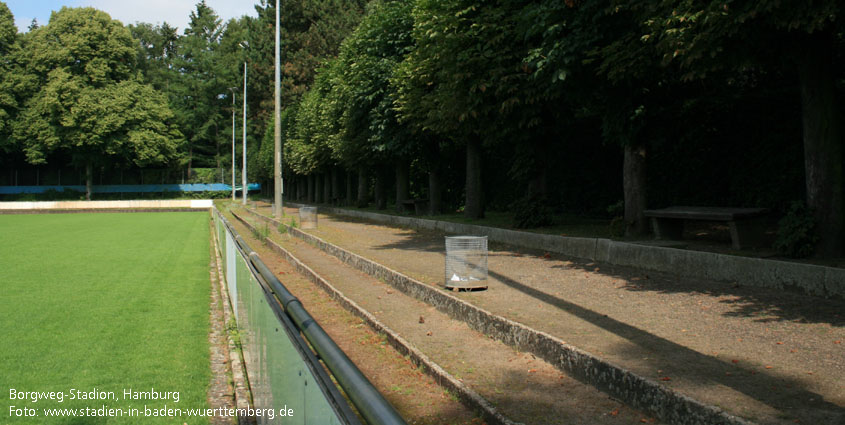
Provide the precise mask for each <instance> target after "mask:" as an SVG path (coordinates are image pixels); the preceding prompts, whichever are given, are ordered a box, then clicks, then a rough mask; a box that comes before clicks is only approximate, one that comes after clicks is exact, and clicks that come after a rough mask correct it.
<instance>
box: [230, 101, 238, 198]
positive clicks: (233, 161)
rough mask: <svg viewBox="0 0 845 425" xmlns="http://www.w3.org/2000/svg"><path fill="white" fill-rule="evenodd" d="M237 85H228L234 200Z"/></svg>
mask: <svg viewBox="0 0 845 425" xmlns="http://www.w3.org/2000/svg"><path fill="white" fill-rule="evenodd" d="M237 89H238V88H237V87H229V91H230V92H232V200H233V201H234V200H235V90H237Z"/></svg>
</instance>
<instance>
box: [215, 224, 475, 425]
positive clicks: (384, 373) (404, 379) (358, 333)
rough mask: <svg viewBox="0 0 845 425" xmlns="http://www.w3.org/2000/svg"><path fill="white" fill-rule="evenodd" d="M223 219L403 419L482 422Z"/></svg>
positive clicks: (462, 424)
mask: <svg viewBox="0 0 845 425" xmlns="http://www.w3.org/2000/svg"><path fill="white" fill-rule="evenodd" d="M227 218H228V219H229V222H230V223H231V224H232V225H233V226H234V227H235V229H236V230H237V231H238V232H239V233H240V235H241V236H242V237H244V238H245V239H246V240H247V243H248V244H249V246H250V247H252V248H253V249H254V250H255V251H256V252H257V253H258V254H259V256H260V257H261V259H262V261H264V263H265V264H267V266H268V267H270V269H271V270H273V272H274V273H275V274H276V276H278V277H279V279H280V280H281V281H282V282H283V283H284V285H285V286H286V287H287V288H288V290H290V291H291V292H292V293H293V294H294V295H295V296H296V297H297V298H299V299H300V301H302V303H303V305H304V306H305V308H306V309H308V312H309V313H311V315H312V316H313V317H314V318H315V319H316V320H317V322H318V323H319V324H320V326H322V327H323V329H325V331H326V333H328V334H329V336H331V337H332V339H333V340H334V341H335V342H336V343H337V344H338V346H339V347H340V348H341V349H342V350H343V351H344V352H345V353H346V354H347V355H348V356H349V358H350V359H351V360H352V361H353V362H354V363H355V364H356V365H357V366H358V368H359V369H361V371H362V372H363V373H364V375H366V376H367V378H368V379H369V380H370V381H371V382H372V383H373V385H375V386H376V388H378V389H379V391H380V392H381V393H382V394H383V395H384V396H385V398H386V399H387V400H388V401H389V402H390V403H391V404H392V405H393V406H394V407H396V409H397V410H398V411H399V413H400V414H401V415H402V417H403V418H405V419H406V420H407V422H408V423H409V424H422V425H429V424H430V425H435V424H444V423H448V424H455V425H477V424H482V423H483V421H482V420H481V419H480V418H479V417H478V416H477V415H476V414H475V413H474V412H472V411H471V410H470V409H467V408H466V407H465V406H463V405H462V404H461V403H460V402H459V401H458V400H457V399H456V398H455V397H454V396H453V395H451V394H449V393H448V392H446V391H444V390H443V389H442V388H441V387H439V386H438V385H437V383H436V382H435V381H434V380H433V379H432V378H431V377H429V376H428V375H425V374H424V373H423V372H422V371H421V370H419V369H418V368H417V367H416V366H414V365H413V364H412V363H411V361H410V360H409V359H407V358H405V357H404V356H402V355H401V354H399V353H398V352H397V351H396V350H394V349H393V348H392V347H391V346H389V345H388V344H387V343H386V341H385V339H384V338H383V336H381V335H379V334H378V333H376V332H374V331H373V330H371V329H370V328H369V327H367V326H366V325H365V324H364V323H363V322H362V320H361V319H359V318H357V317H355V316H353V315H352V314H351V313H349V312H347V311H346V310H344V309H343V308H342V307H341V306H340V305H338V304H337V303H336V302H335V301H334V300H332V299H331V298H330V297H329V296H328V295H327V294H326V293H325V292H323V291H321V290H320V289H318V288H317V287H316V286H314V285H313V284H312V283H311V282H309V281H308V280H307V279H306V278H305V277H303V276H301V275H300V274H299V273H297V272H296V270H295V269H294V268H293V267H292V266H291V265H290V264H288V263H287V262H286V261H284V260H283V259H282V258H281V257H280V256H279V255H278V254H275V253H273V252H272V251H270V250H269V249H268V248H267V247H266V246H264V245H262V244H261V242H260V241H258V240H257V239H255V237H254V236H253V234H252V233H251V232H250V231H249V230H247V228H246V227H245V226H243V224H241V223H240V222H239V221H238V220H236V219H234V218H233V217H232V216H231V215H228V216H227Z"/></svg>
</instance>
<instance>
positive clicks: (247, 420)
mask: <svg viewBox="0 0 845 425" xmlns="http://www.w3.org/2000/svg"><path fill="white" fill-rule="evenodd" d="M211 226H212V227H213V226H214V220H213V219H212V221H211ZM212 230H213V231H212V232H211V233H212V234H213V237H212V242H213V243H214V254H215V256H216V258H215V262H216V263H217V283H218V287H217V291H219V292H220V299H221V301H222V304H223V305H222V307H223V325H224V327H227V326H228V325H229V323H230V321H231V320H232V316H233V314H234V311H233V310H232V305H231V301H230V300H229V291H228V286H227V285H226V273H223V259H222V258H221V257H220V241H218V240H217V229H216V228H213V229H212ZM226 342H227V344H226V345H227V355H228V358H229V369H230V371H231V372H232V386H233V387H234V388H233V389H234V396H235V407H236V408H237V409H242V410H249V408H250V407H252V401H251V400H252V397H251V391H250V388H249V380H248V379H247V377H246V376H247V374H246V366H245V365H244V363H243V361H242V360H241V349H240V347H238V345H237V344H235V340H234V339H233V338H232V334H231V333H229V331H228V328H226ZM236 422H237V424H238V425H252V424H255V423H256V422H255V417H246V416H238V418H237V421H236Z"/></svg>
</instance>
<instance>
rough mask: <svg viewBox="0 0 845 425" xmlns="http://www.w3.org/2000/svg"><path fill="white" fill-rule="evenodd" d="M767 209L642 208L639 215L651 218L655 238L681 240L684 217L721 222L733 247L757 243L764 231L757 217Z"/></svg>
mask: <svg viewBox="0 0 845 425" xmlns="http://www.w3.org/2000/svg"><path fill="white" fill-rule="evenodd" d="M768 212H769V210H767V209H766V208H722V207H669V208H663V209H660V210H645V211H643V215H645V216H646V217H650V218H651V224H652V227H653V228H654V233H655V235H656V236H657V239H675V240H679V239H682V235H683V231H684V220H701V221H725V222H727V223H728V225H730V230H731V241H732V243H733V248H734V249H742V248H747V247H751V246H759V245H760V243H761V242H762V239H763V232H764V230H765V222H764V220H762V219H761V218H762V217H763V216H765V215H766V214H767V213H768Z"/></svg>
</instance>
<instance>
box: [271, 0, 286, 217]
mask: <svg viewBox="0 0 845 425" xmlns="http://www.w3.org/2000/svg"><path fill="white" fill-rule="evenodd" d="M279 32H280V29H279V0H276V84H275V85H276V96H275V97H276V99H275V104H276V107H275V109H276V110H275V126H274V127H275V128H274V131H273V136H274V142H275V143H274V144H275V147H274V158H275V161H273V164H274V165H273V176H274V178H273V185H274V186H275V187H274V188H273V193H274V197H273V199H274V201H273V215H274V216H275V217H276V218H281V217H282V215H284V210H283V205H282V195H283V194H284V190H285V186H284V179H283V178H282V127H281V121H282V88H281V86H282V72H281V66H280V65H281V47H280V45H281V36H280V34H279Z"/></svg>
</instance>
